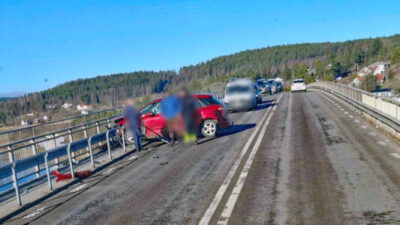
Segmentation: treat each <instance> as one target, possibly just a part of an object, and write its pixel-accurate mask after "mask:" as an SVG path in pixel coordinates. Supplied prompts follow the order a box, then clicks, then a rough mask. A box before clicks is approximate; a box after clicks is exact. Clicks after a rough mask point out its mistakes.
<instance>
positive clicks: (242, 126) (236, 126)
mask: <svg viewBox="0 0 400 225" xmlns="http://www.w3.org/2000/svg"><path fill="white" fill-rule="evenodd" d="M255 126H256V124H255V123H251V124H234V125H232V126H231V127H229V128H227V129H223V130H220V131H218V132H217V135H216V138H210V139H209V138H205V139H200V141H199V142H198V144H203V143H206V142H209V141H212V140H216V139H218V138H221V137H224V136H228V135H232V134H236V133H239V132H242V131H245V130H247V129H251V128H253V127H255Z"/></svg>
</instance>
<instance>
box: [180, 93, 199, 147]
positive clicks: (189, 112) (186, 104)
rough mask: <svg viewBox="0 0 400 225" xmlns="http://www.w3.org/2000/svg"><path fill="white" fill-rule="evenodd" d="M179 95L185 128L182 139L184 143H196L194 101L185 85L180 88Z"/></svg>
mask: <svg viewBox="0 0 400 225" xmlns="http://www.w3.org/2000/svg"><path fill="white" fill-rule="evenodd" d="M179 97H180V100H181V103H182V121H183V125H184V128H185V132H184V135H183V140H184V142H185V143H196V142H197V130H196V122H197V121H196V101H195V99H194V98H193V96H192V95H191V93H190V92H189V91H188V89H186V88H185V87H183V88H182V89H181V91H180V94H179Z"/></svg>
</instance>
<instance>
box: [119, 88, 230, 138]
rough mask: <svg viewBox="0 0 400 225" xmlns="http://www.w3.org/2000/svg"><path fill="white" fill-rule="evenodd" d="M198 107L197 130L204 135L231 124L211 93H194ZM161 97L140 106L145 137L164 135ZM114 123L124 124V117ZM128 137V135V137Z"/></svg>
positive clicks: (209, 135) (211, 135)
mask: <svg viewBox="0 0 400 225" xmlns="http://www.w3.org/2000/svg"><path fill="white" fill-rule="evenodd" d="M193 96H194V97H195V98H196V99H197V104H198V108H197V110H196V112H197V113H196V114H197V115H198V118H197V124H198V126H199V130H200V132H201V134H202V135H203V136H204V137H207V138H212V137H214V136H215V134H216V132H217V130H218V129H221V128H222V129H223V128H228V127H229V126H230V125H231V121H230V120H229V117H228V114H227V111H226V108H225V105H224V104H222V103H221V102H220V101H218V99H216V98H215V97H214V96H212V95H211V94H195V95H193ZM160 102H161V99H157V100H154V101H152V102H151V103H149V104H147V105H145V106H144V107H143V108H141V110H140V113H141V114H142V115H141V117H140V124H141V127H142V133H143V134H144V135H145V137H146V138H148V139H151V138H158V137H160V136H162V137H166V136H168V135H167V132H166V123H165V120H164V118H163V117H162V116H161V115H160V108H161V105H160ZM114 122H115V124H116V125H123V124H125V119H124V118H122V117H120V118H117V119H115V120H114ZM128 139H129V137H128Z"/></svg>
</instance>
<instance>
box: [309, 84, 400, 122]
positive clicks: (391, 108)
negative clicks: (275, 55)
mask: <svg viewBox="0 0 400 225" xmlns="http://www.w3.org/2000/svg"><path fill="white" fill-rule="evenodd" d="M308 86H309V87H311V88H313V87H314V88H320V89H325V90H329V91H331V92H334V93H336V94H339V95H341V96H344V97H346V98H347V99H350V100H352V101H354V102H357V103H358V104H361V105H362V106H364V107H366V108H368V109H370V110H372V111H374V112H375V113H376V114H380V116H382V117H384V118H385V120H390V122H392V123H395V124H397V125H400V103H399V102H397V101H394V100H392V99H390V98H385V97H378V96H376V95H374V94H372V93H370V92H367V91H364V90H361V89H358V88H354V87H350V86H346V85H343V84H338V83H333V82H316V83H312V84H309V85H308Z"/></svg>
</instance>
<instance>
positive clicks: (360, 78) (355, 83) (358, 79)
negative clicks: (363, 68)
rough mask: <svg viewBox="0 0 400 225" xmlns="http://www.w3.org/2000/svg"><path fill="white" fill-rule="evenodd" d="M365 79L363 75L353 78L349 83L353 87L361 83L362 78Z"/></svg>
mask: <svg viewBox="0 0 400 225" xmlns="http://www.w3.org/2000/svg"><path fill="white" fill-rule="evenodd" d="M364 79H365V77H356V78H354V80H353V81H352V82H351V84H352V85H353V86H355V87H359V86H360V85H361V82H363V80H364Z"/></svg>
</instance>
